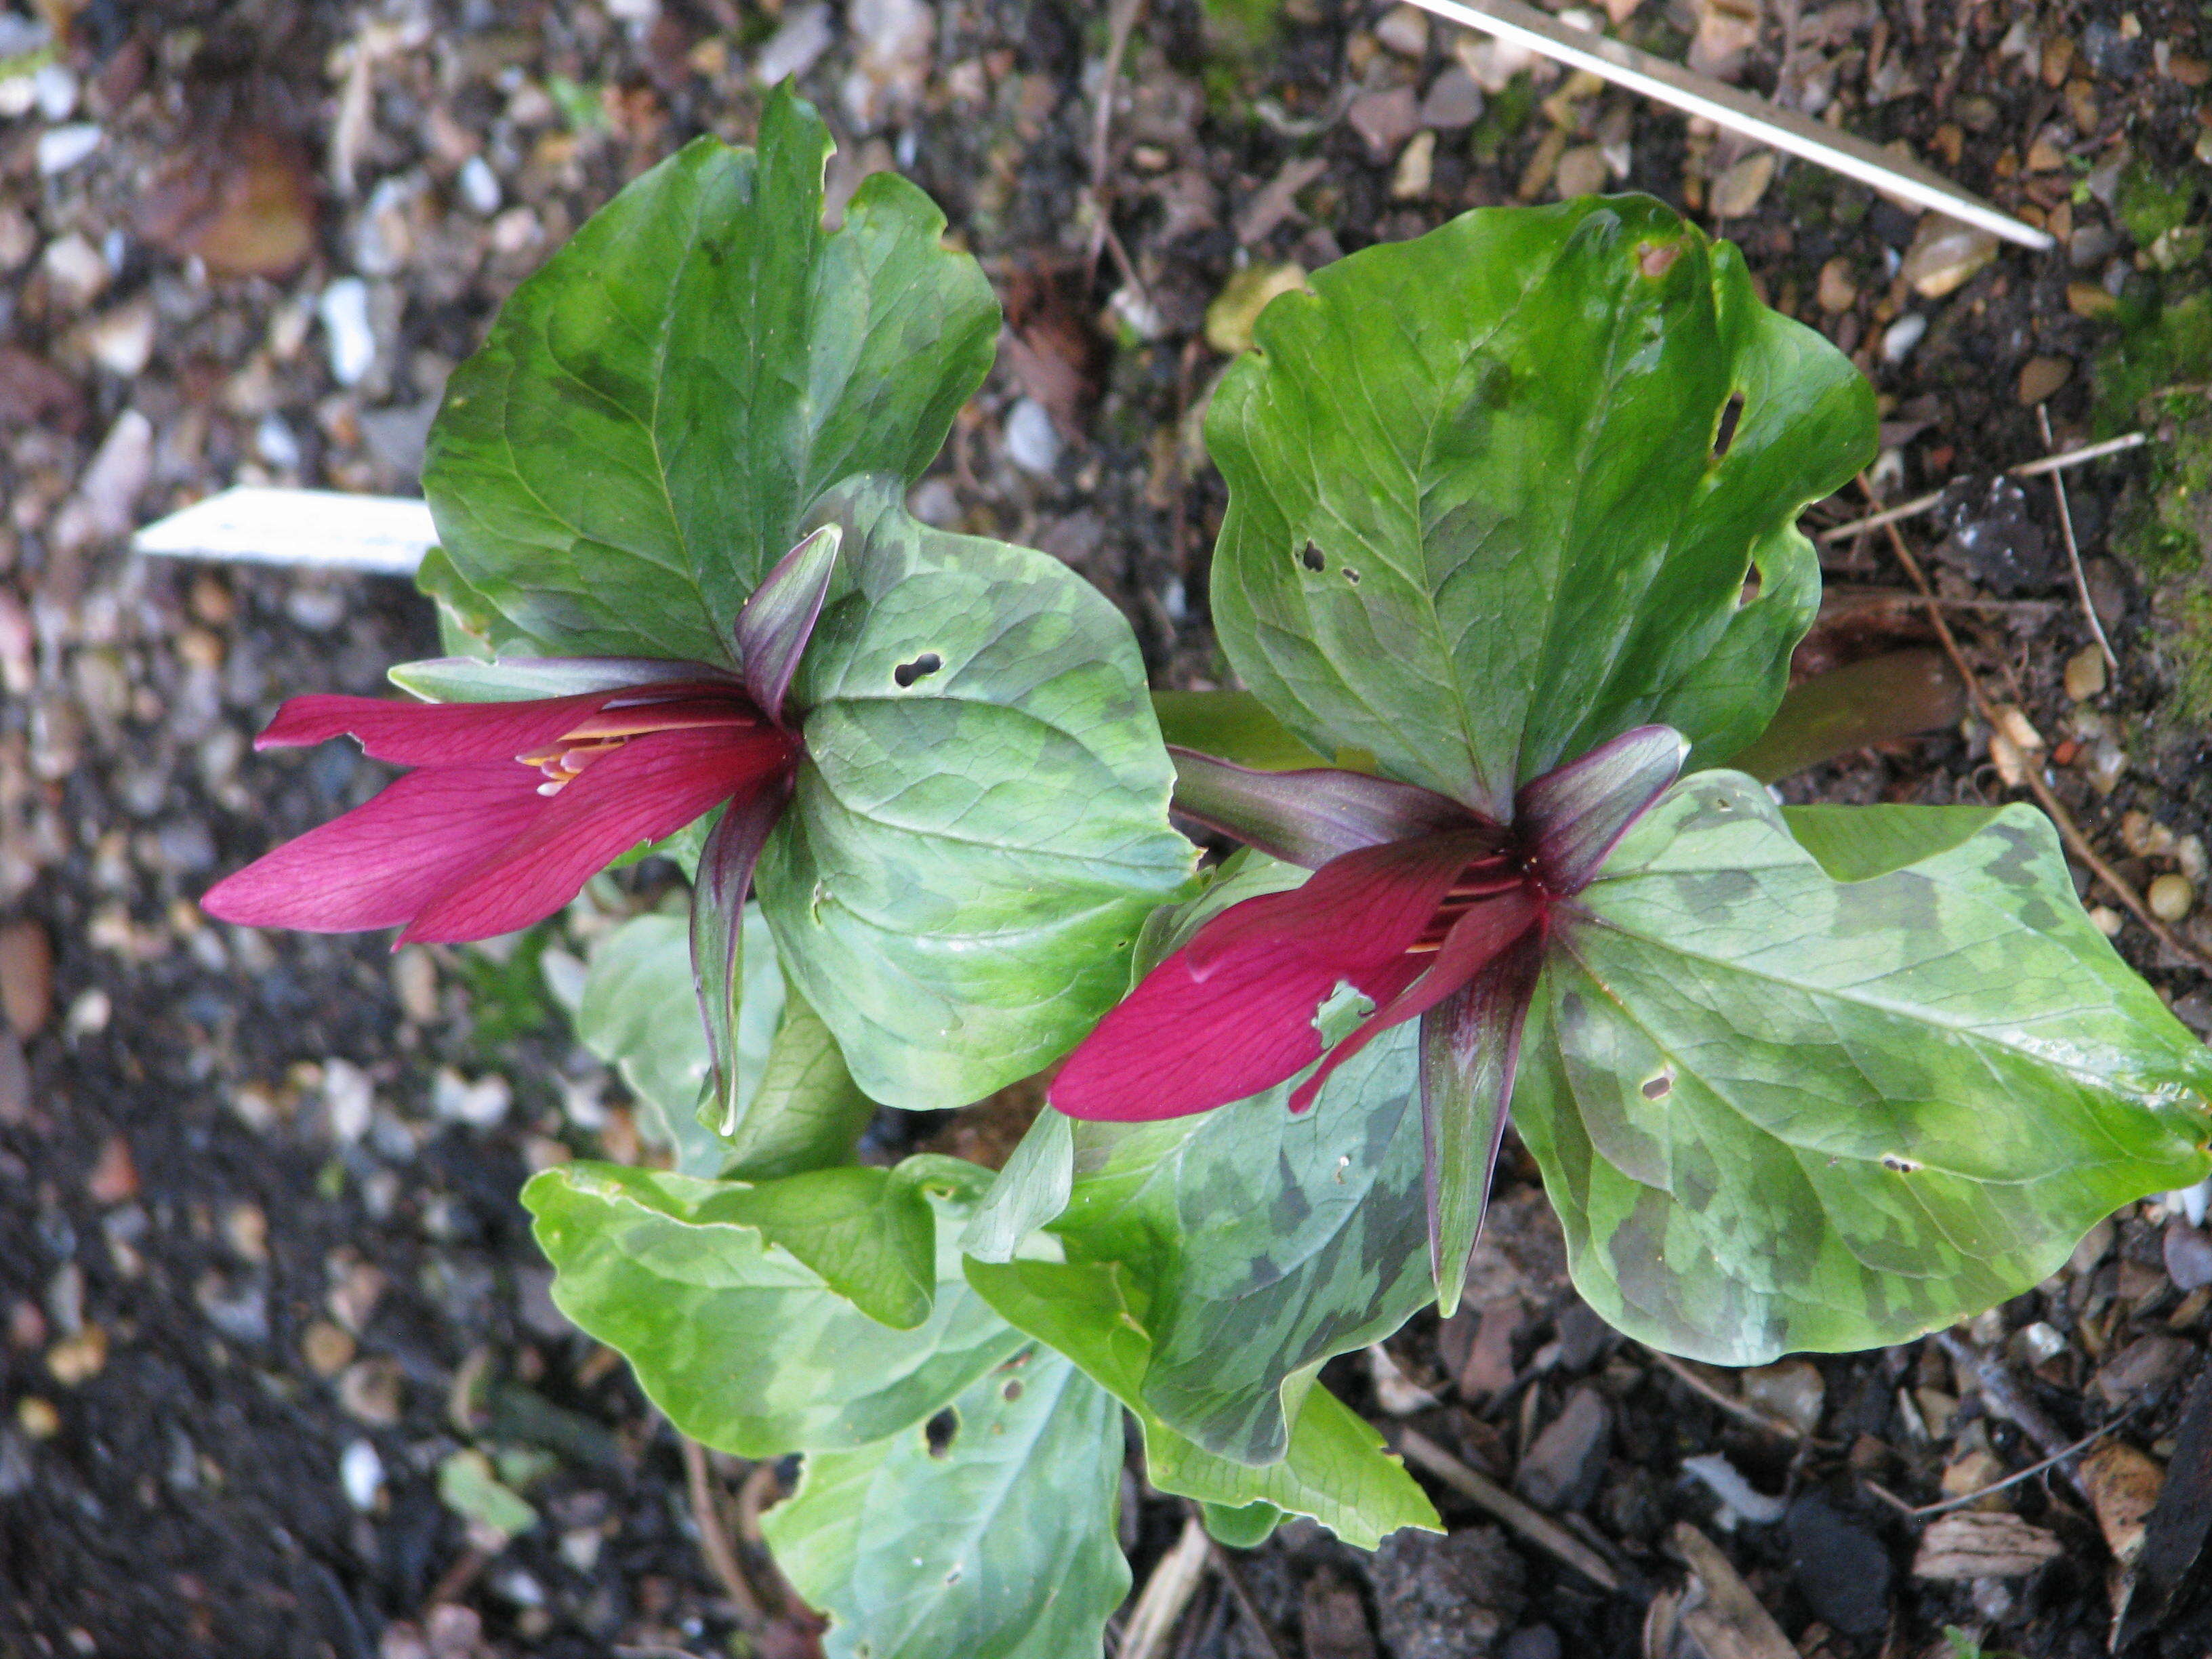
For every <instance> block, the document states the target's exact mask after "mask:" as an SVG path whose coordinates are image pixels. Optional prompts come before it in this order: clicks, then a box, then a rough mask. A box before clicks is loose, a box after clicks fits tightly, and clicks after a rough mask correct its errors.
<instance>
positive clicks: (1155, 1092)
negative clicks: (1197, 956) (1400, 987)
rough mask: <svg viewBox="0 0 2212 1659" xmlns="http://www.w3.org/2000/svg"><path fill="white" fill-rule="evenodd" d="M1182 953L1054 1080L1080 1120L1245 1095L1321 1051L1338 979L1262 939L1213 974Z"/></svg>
mask: <svg viewBox="0 0 2212 1659" xmlns="http://www.w3.org/2000/svg"><path fill="white" fill-rule="evenodd" d="M1188 957H1189V953H1188V951H1176V953H1175V954H1174V955H1173V956H1171V957H1169V958H1168V959H1167V960H1166V961H1165V962H1163V963H1161V964H1160V965H1159V966H1158V967H1157V968H1155V969H1152V972H1151V973H1149V974H1147V975H1146V976H1145V980H1144V982H1143V983H1142V984H1141V985H1139V986H1138V987H1137V988H1136V989H1135V990H1134V991H1133V992H1131V993H1130V994H1129V999H1128V1000H1127V1001H1126V1002H1124V1003H1122V1004H1121V1006H1119V1007H1117V1008H1115V1010H1114V1011H1113V1012H1111V1013H1109V1014H1108V1015H1107V1016H1106V1018H1104V1019H1103V1020H1101V1021H1099V1022H1098V1025H1097V1030H1093V1031H1092V1032H1091V1035H1090V1036H1087V1037H1085V1039H1084V1040H1083V1041H1082V1042H1080V1043H1079V1044H1078V1045H1077V1047H1076V1049H1075V1052H1074V1053H1073V1054H1070V1055H1069V1056H1068V1057H1067V1062H1066V1064H1065V1065H1064V1066H1061V1067H1060V1074H1059V1076H1057V1077H1056V1078H1054V1079H1053V1084H1052V1089H1051V1100H1052V1104H1053V1105H1054V1107H1055V1108H1056V1109H1059V1110H1060V1111H1063V1112H1065V1113H1066V1114H1067V1115H1069V1116H1070V1117H1080V1118H1093V1119H1098V1120H1101V1121H1105V1122H1109V1123H1148V1122H1151V1121H1153V1120H1155V1119H1158V1118H1164V1117H1187V1116H1188V1115H1190V1114H1191V1113H1193V1112H1205V1111H1211V1110H1212V1109H1213V1108H1214V1107H1216V1106H1226V1105H1227V1104H1228V1103H1230V1102H1231V1101H1233V1100H1243V1099H1244V1098H1245V1097H1247V1096H1249V1095H1256V1094H1258V1093H1259V1092H1260V1091H1261V1090H1263V1089H1272V1088H1273V1087H1274V1085H1277V1084H1278V1083H1280V1082H1282V1081H1283V1080H1284V1079H1286V1078H1291V1077H1295V1076H1296V1075H1297V1073H1298V1070H1299V1068H1300V1067H1301V1066H1310V1065H1311V1064H1312V1063H1313V1062H1314V1060H1316V1059H1317V1058H1318V1057H1319V1056H1320V1054H1321V1034H1320V1033H1319V1032H1318V1031H1316V1030H1315V1029H1314V1023H1313V1020H1314V1010H1315V1009H1316V1008H1317V1007H1319V1006H1321V1005H1322V1002H1324V1001H1326V1000H1328V994H1329V993H1330V992H1331V991H1333V990H1334V989H1335V988H1336V981H1337V975H1336V973H1335V971H1334V969H1329V968H1326V967H1319V966H1316V965H1315V964H1314V963H1312V962H1311V961H1310V960H1309V959H1307V958H1306V957H1304V956H1302V955H1300V954H1299V953H1297V952H1296V951H1289V950H1286V949H1284V948H1282V947H1280V946H1267V945H1254V946H1252V947H1249V948H1248V949H1246V950H1244V951H1240V952H1238V953H1237V955H1236V956H1235V957H1232V958H1231V959H1230V960H1228V961H1226V962H1225V963H1222V964H1221V965H1220V966H1219V967H1218V968H1217V969H1215V971H1214V972H1213V973H1212V975H1209V976H1208V977H1207V978H1206V979H1204V980H1198V979H1194V978H1193V977H1192V976H1191V974H1190V967H1189V961H1188Z"/></svg>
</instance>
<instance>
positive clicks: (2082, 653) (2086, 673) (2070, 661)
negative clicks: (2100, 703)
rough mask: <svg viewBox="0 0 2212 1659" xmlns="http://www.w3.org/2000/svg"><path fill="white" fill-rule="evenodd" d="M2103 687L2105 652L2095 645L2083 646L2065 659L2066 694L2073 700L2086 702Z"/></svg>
mask: <svg viewBox="0 0 2212 1659" xmlns="http://www.w3.org/2000/svg"><path fill="white" fill-rule="evenodd" d="M2104 689H2105V653H2103V652H2102V651H2101V650H2100V649H2098V647H2095V646H2093V645H2091V646H2085V647H2082V648H2081V650H2079V651H2076V652H2075V653H2074V654H2073V655H2072V656H2070V657H2069V658H2067V659H2066V695H2067V696H2069V697H2071V698H2072V699H2073V700H2074V701H2075V702H2088V700H2089V699H2090V698H2092V697H2093V696H2098V695H2099V694H2100V692H2102V691H2103V690H2104Z"/></svg>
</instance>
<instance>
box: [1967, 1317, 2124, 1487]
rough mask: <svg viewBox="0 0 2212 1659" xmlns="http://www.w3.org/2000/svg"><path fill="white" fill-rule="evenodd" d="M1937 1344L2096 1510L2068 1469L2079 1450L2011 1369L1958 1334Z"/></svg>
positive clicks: (1986, 1402) (2079, 1482)
mask: <svg viewBox="0 0 2212 1659" xmlns="http://www.w3.org/2000/svg"><path fill="white" fill-rule="evenodd" d="M1936 1342H1937V1343H1938V1344H1939V1345H1940V1346H1942V1350H1943V1352H1945V1353H1947V1354H1948V1355H1949V1356H1950V1357H1951V1363H1952V1364H1954V1365H1955V1366H1957V1367H1958V1368H1959V1369H1960V1370H1962V1371H1965V1372H1966V1373H1967V1374H1968V1375H1969V1376H1972V1378H1973V1379H1974V1386H1975V1387H1976V1388H1978V1389H1980V1390H1981V1394H1982V1399H1983V1401H1984V1403H1985V1404H1986V1405H1987V1406H1988V1407H1989V1408H1990V1410H1991V1411H1993V1412H1995V1413H1996V1414H1997V1415H1998V1416H2000V1417H2002V1418H2003V1419H2005V1420H2006V1421H2007V1422H2008V1423H2010V1424H2012V1425H2014V1426H2015V1428H2017V1429H2018V1430H2019V1431H2021V1433H2022V1434H2024V1435H2026V1436H2027V1437H2028V1438H2029V1439H2030V1440H2033V1442H2035V1443H2036V1444H2037V1445H2039V1446H2040V1447H2041V1448H2042V1449H2043V1450H2044V1452H2045V1454H2046V1455H2048V1457H2049V1458H2050V1461H2051V1464H2052V1465H2054V1466H2055V1467H2056V1468H2057V1469H2058V1471H2059V1473H2060V1474H2063V1475H2064V1476H2065V1477H2066V1479H2067V1481H2068V1482H2069V1484H2070V1485H2071V1486H2073V1487H2074V1489H2075V1491H2076V1492H2081V1496H2082V1497H2083V1498H2085V1499H2087V1500H2088V1502H2089V1503H2090V1504H2091V1505H2092V1506H2094V1504H2095V1502H2096V1500H2095V1499H2094V1498H2091V1497H2090V1495H2089V1493H2088V1492H2087V1489H2085V1488H2084V1487H2083V1486H2082V1485H2081V1479H2080V1477H2079V1476H2077V1475H2076V1474H2075V1473H2074V1471H2073V1470H2072V1469H2071V1468H2069V1467H2068V1460H2069V1459H2070V1458H2071V1457H2072V1456H2073V1455H2075V1452H2076V1451H2078V1450H2079V1449H2080V1448H2079V1447H2077V1446H2075V1445H2073V1444H2072V1443H2069V1441H2068V1440H2067V1438H2066V1437H2065V1436H2064V1435H2063V1433H2061V1432H2060V1431H2059V1428H2058V1425H2057V1424H2056V1423H2053V1422H2052V1421H2051V1419H2049V1418H2048V1417H2046V1416H2045V1415H2044V1413H2043V1407H2040V1406H2039V1405H2037V1404H2036V1403H2035V1402H2034V1401H2033V1400H2030V1399H2029V1398H2028V1397H2027V1395H2026V1394H2024V1393H2023V1392H2021V1386H2020V1383H2018V1381H2016V1380H2015V1377H2014V1376H2013V1374H2012V1368H2011V1367H2010V1366H2008V1365H2007V1364H2005V1363H2004V1361H2003V1360H2002V1359H2000V1358H1997V1357H1996V1355H1994V1354H1988V1353H1984V1352H1982V1351H1981V1350H1980V1349H1979V1348H1978V1347H1976V1346H1974V1345H1973V1344H1972V1343H1971V1342H1969V1341H1967V1340H1966V1338H1964V1337H1963V1336H1960V1334H1958V1333H1957V1332H1956V1331H1938V1332H1936Z"/></svg>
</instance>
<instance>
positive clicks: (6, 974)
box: [0, 921, 54, 1040]
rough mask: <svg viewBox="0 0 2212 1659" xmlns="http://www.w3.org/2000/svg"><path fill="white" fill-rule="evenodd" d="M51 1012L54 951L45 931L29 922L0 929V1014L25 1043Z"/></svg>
mask: <svg viewBox="0 0 2212 1659" xmlns="http://www.w3.org/2000/svg"><path fill="white" fill-rule="evenodd" d="M53 1011H54V951H53V946H52V944H51V943H50V942H49V941H48V940H47V938H46V929H45V928H44V927H40V925H39V924H38V923H37V922H35V921H11V922H9V924H8V925H7V926H6V927H0V1012H4V1013H5V1015H6V1016H7V1020H8V1026H9V1030H12V1031H14V1032H15V1035H16V1036H18V1037H21V1038H24V1039H26V1040H27V1039H29V1038H30V1037H32V1036H36V1035H37V1034H38V1032H39V1031H40V1029H41V1028H42V1027H44V1026H45V1024H46V1021H47V1019H48V1018H51V1017H52V1013H53Z"/></svg>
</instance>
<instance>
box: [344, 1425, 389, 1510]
mask: <svg viewBox="0 0 2212 1659" xmlns="http://www.w3.org/2000/svg"><path fill="white" fill-rule="evenodd" d="M338 1479H339V1480H340V1481H341V1482H343V1485H344V1486H345V1494H346V1501H347V1502H348V1503H349V1504H352V1505H353V1506H354V1508H356V1509H357V1510H360V1511H361V1512H362V1514H364V1515H366V1514H367V1513H368V1511H369V1510H373V1509H374V1508H375V1507H376V1500H377V1499H378V1498H380V1497H381V1496H382V1495H383V1492H384V1460H383V1459H382V1458H380V1457H379V1456H378V1455H376V1448H375V1447H374V1446H372V1445H370V1444H369V1443H368V1441H366V1440H356V1441H355V1442H354V1443H352V1444H350V1445H349V1446H348V1447H347V1448H346V1449H345V1452H344V1455H342V1456H341V1457H340V1458H339V1459H338Z"/></svg>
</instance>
